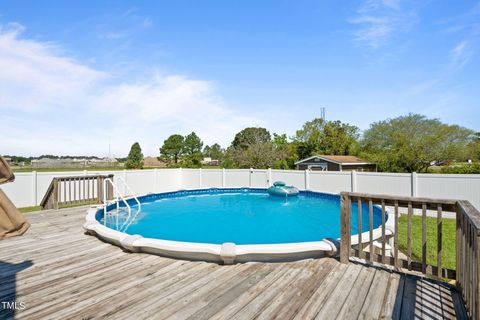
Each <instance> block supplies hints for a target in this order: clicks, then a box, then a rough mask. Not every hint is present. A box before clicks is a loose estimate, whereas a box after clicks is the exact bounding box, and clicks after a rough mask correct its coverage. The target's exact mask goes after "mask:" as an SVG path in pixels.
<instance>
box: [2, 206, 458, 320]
mask: <svg viewBox="0 0 480 320" xmlns="http://www.w3.org/2000/svg"><path fill="white" fill-rule="evenodd" d="M85 210H86V209H85V208H75V209H63V210H57V211H44V212H42V213H34V214H29V215H28V216H27V217H28V220H29V221H30V222H31V224H32V227H31V229H30V230H29V231H28V232H27V234H26V235H24V236H22V237H17V238H11V239H7V240H3V241H0V319H8V318H13V317H15V318H18V319H96V318H112V319H152V318H153V319H166V318H169V319H187V318H188V319H253V318H258V319H272V318H279V319H313V318H317V319H358V318H359V319H377V318H382V319H389V318H393V319H414V318H417V319H455V318H461V319H463V318H466V315H465V310H464V308H463V303H462V301H461V298H460V297H459V295H458V293H457V292H456V291H455V289H454V288H452V287H450V286H448V285H446V284H444V283H438V282H433V281H429V280H426V279H424V278H419V277H416V276H412V275H408V276H406V275H403V274H399V273H396V272H392V271H388V270H386V269H382V268H376V267H373V266H367V265H364V264H360V263H350V264H348V265H344V264H340V263H339V262H338V260H337V259H333V258H323V259H316V260H306V261H299V262H290V263H275V264H265V263H255V264H238V265H233V266H220V265H217V264H213V263H206V262H188V261H181V260H173V259H168V258H162V257H158V256H153V255H149V254H139V253H126V252H123V251H122V250H121V249H120V248H118V247H115V246H113V245H110V244H108V243H104V242H102V241H100V240H98V239H97V238H96V237H93V236H88V235H85V234H84V233H83V229H82V224H83V219H84V216H85ZM5 301H16V302H17V308H18V310H16V311H15V312H13V311H11V310H6V309H5V308H3V307H2V304H1V302H5Z"/></svg>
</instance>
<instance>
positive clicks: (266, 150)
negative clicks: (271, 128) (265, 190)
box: [224, 128, 282, 169]
mask: <svg viewBox="0 0 480 320" xmlns="http://www.w3.org/2000/svg"><path fill="white" fill-rule="evenodd" d="M270 137H271V136H270V132H268V131H267V130H266V129H264V128H246V129H244V130H242V131H240V132H239V133H237V134H236V135H235V139H234V141H233V142H232V146H231V147H230V148H228V149H227V152H226V156H225V161H224V166H229V167H231V166H235V167H239V168H258V169H260V168H271V167H272V166H273V164H274V162H275V161H276V160H279V159H281V155H282V153H281V152H279V151H278V150H276V149H275V147H274V144H273V142H272V141H271V139H270Z"/></svg>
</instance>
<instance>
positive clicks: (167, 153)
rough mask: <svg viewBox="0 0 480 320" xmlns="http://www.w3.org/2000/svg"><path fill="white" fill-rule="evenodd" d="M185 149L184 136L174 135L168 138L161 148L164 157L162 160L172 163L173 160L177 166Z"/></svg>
mask: <svg viewBox="0 0 480 320" xmlns="http://www.w3.org/2000/svg"><path fill="white" fill-rule="evenodd" d="M183 147H184V138H183V136H182V135H179V134H172V135H171V136H170V137H168V138H167V140H165V141H163V146H162V147H161V148H160V154H161V155H162V158H164V159H165V160H167V161H168V162H172V160H173V163H174V164H177V163H178V159H179V158H180V156H181V155H182V153H183Z"/></svg>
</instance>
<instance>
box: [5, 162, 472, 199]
mask: <svg viewBox="0 0 480 320" xmlns="http://www.w3.org/2000/svg"><path fill="white" fill-rule="evenodd" d="M92 174H113V175H114V177H117V178H118V177H122V178H123V179H124V180H125V181H126V182H127V184H128V185H129V186H130V188H131V189H132V190H133V192H135V193H136V194H137V195H142V194H147V193H158V192H166V191H173V190H179V189H198V188H222V187H225V188H242V187H251V188H266V187H268V186H269V185H270V184H271V183H273V182H274V181H278V180H280V181H285V182H286V183H287V184H289V185H294V186H296V187H298V188H299V189H309V190H314V191H320V192H329V193H340V192H341V191H356V192H362V193H375V194H387V195H398V196H416V197H429V198H443V199H462V200H469V201H470V202H471V203H472V204H473V205H474V206H476V207H477V208H480V175H458V174H417V173H412V174H409V173H379V172H378V173H377V172H355V171H352V172H333V171H298V170H258V169H226V170H225V169H151V170H128V171H127V170H121V171H99V172H93V171H70V172H27V173H16V174H15V176H16V179H15V182H13V183H8V184H4V185H2V186H1V188H2V189H3V190H4V191H5V192H6V194H7V195H8V196H9V197H10V199H12V201H13V202H14V204H15V205H16V206H18V207H29V206H35V205H39V204H40V201H41V200H42V198H43V196H44V194H45V192H46V190H47V188H48V186H49V184H50V182H51V181H52V179H53V178H54V177H61V176H77V175H92ZM124 192H125V191H124Z"/></svg>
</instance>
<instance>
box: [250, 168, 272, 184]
mask: <svg viewBox="0 0 480 320" xmlns="http://www.w3.org/2000/svg"><path fill="white" fill-rule="evenodd" d="M249 186H250V188H267V187H268V171H267V170H255V169H254V170H251V171H250V184H249Z"/></svg>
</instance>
